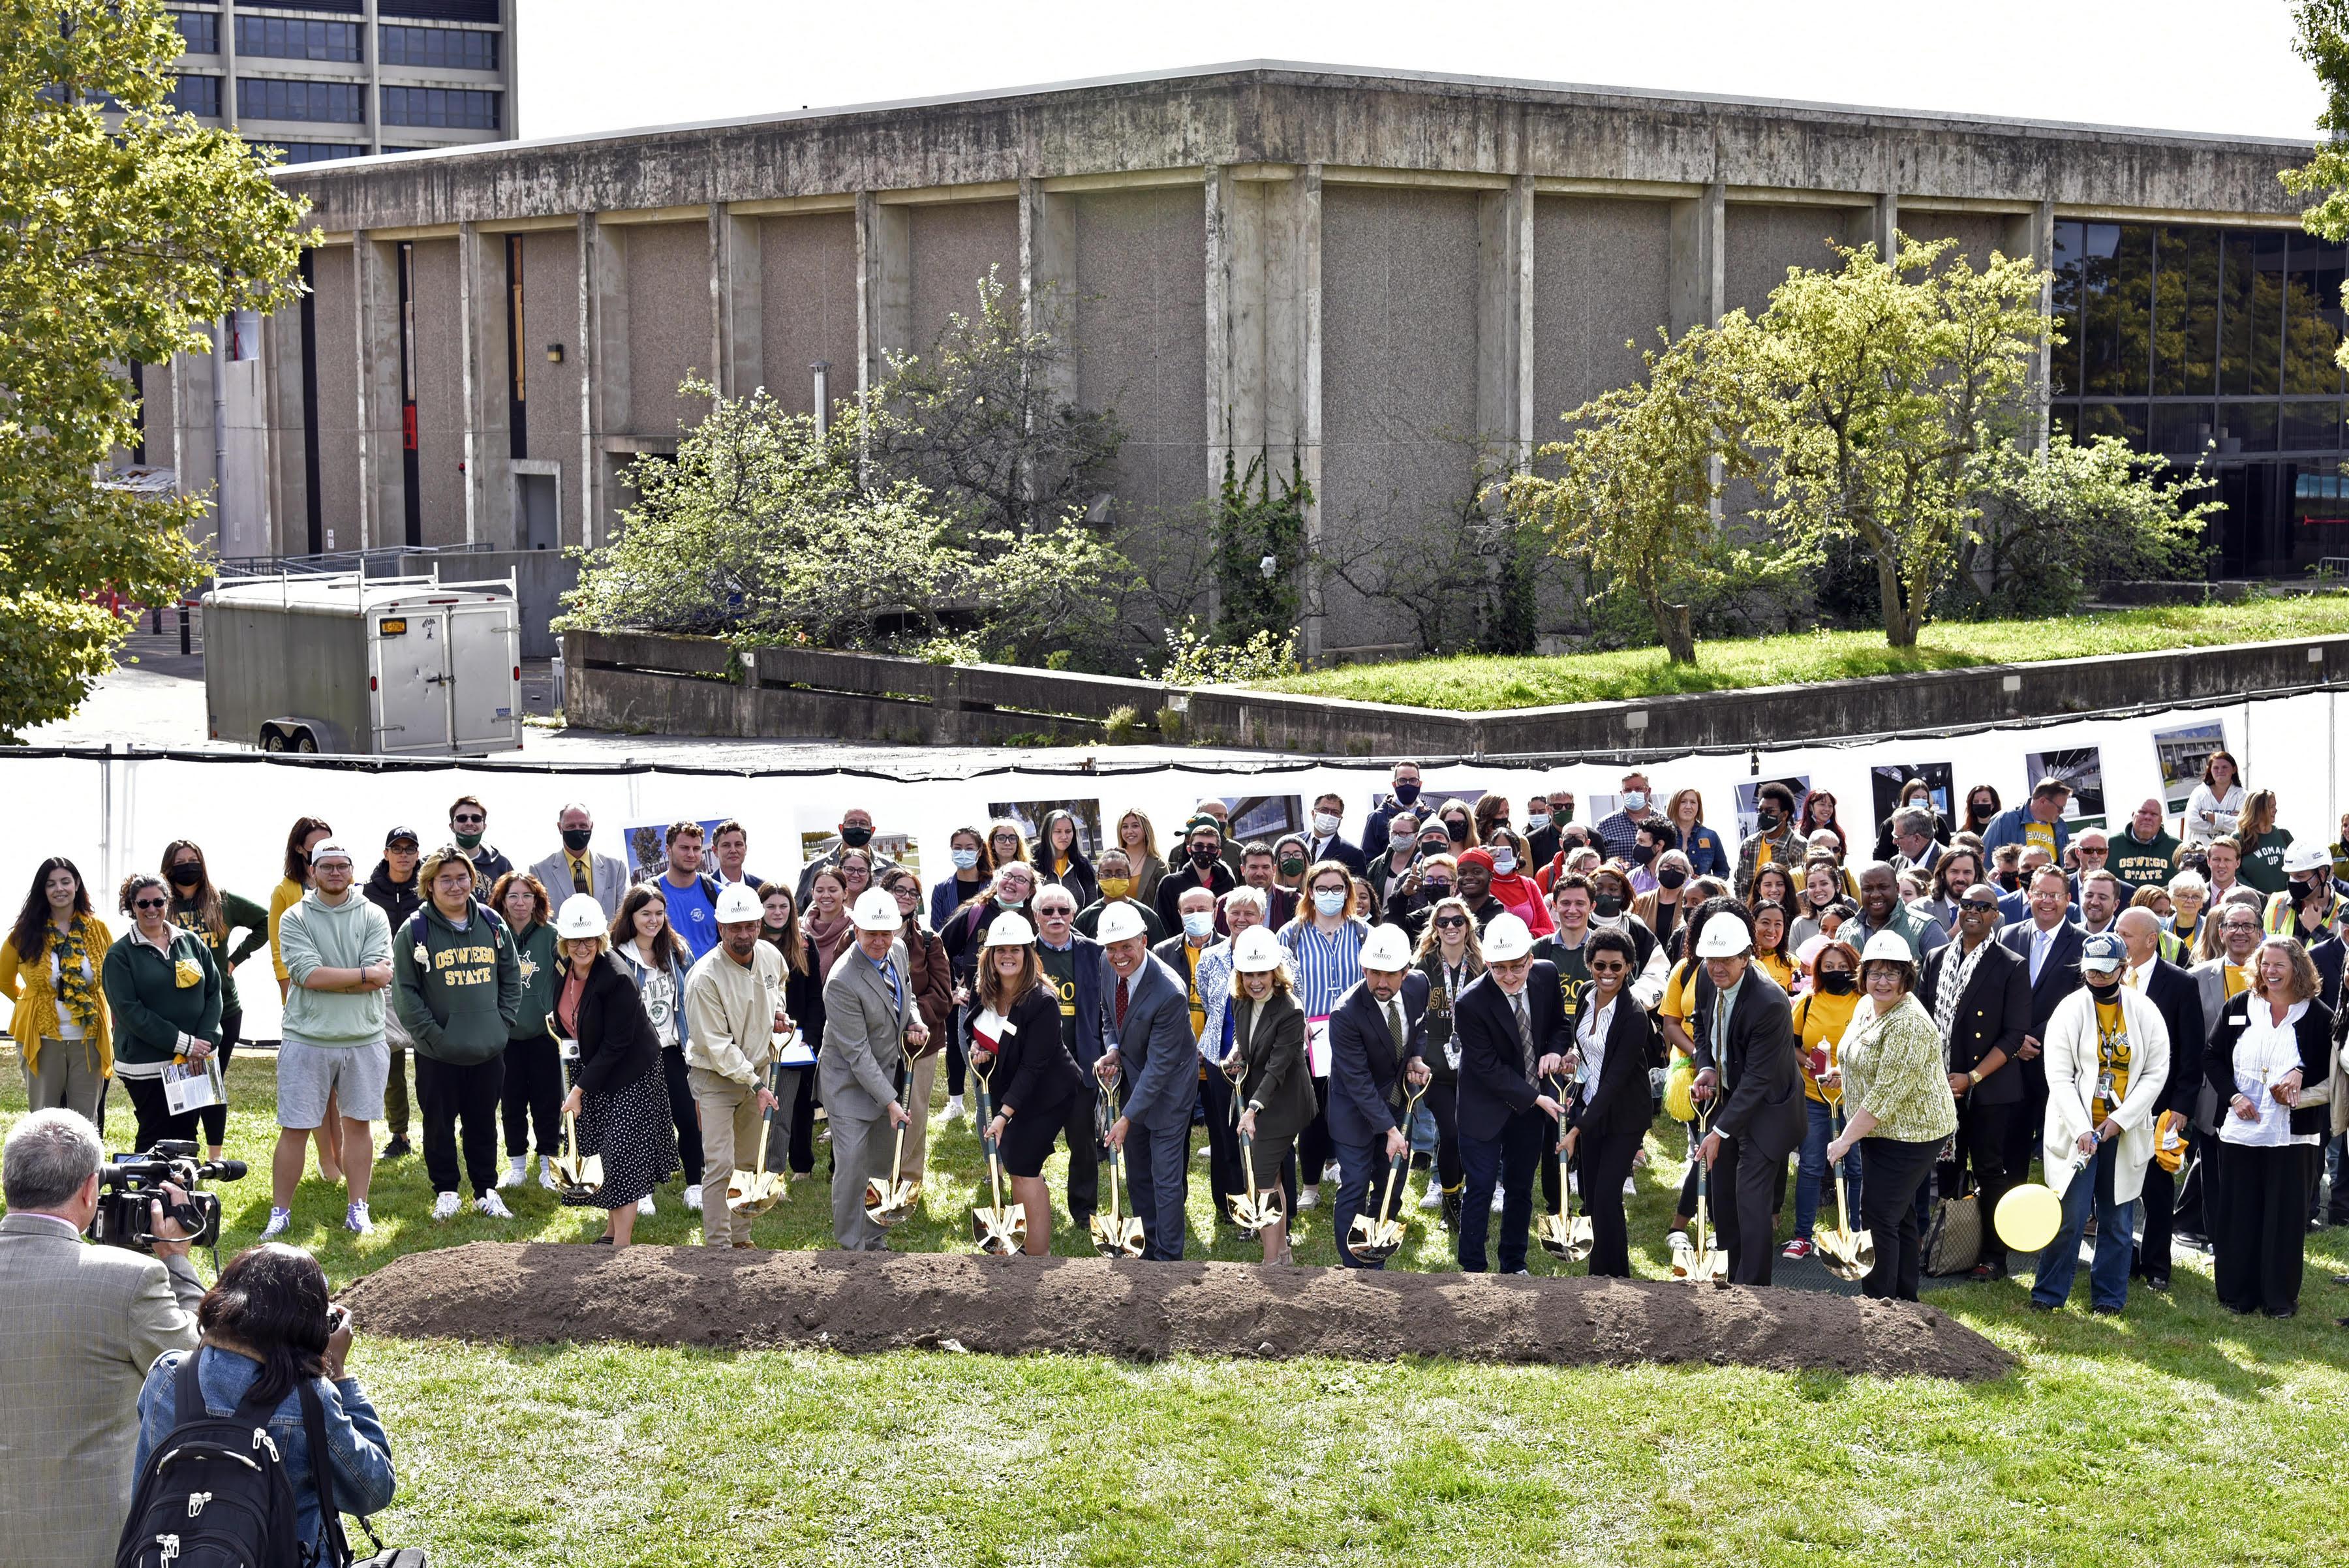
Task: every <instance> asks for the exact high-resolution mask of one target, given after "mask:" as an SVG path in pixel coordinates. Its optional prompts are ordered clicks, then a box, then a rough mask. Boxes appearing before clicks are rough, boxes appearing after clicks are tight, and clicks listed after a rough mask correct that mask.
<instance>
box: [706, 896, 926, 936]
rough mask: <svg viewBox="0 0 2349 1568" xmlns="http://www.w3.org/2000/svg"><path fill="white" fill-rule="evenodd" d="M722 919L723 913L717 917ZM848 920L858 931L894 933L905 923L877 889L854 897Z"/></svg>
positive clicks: (893, 902) (894, 904) (903, 918)
mask: <svg viewBox="0 0 2349 1568" xmlns="http://www.w3.org/2000/svg"><path fill="white" fill-rule="evenodd" d="M718 918H719V919H721V920H722V919H725V918H726V917H725V915H724V914H723V913H721V914H719V917H718ZM848 918H849V919H850V921H851V922H852V923H854V926H855V927H856V929H858V930H860V931H894V930H895V929H897V928H898V927H900V926H902V925H904V924H905V916H903V915H901V914H899V913H898V912H897V900H896V899H895V898H891V897H890V896H889V895H888V894H886V893H884V892H883V891H882V890H881V889H880V888H865V889H864V892H862V893H859V894H858V895H857V896H856V908H855V909H852V910H850V911H849V915H848Z"/></svg>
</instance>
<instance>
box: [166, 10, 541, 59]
mask: <svg viewBox="0 0 2349 1568" xmlns="http://www.w3.org/2000/svg"><path fill="white" fill-rule="evenodd" d="M171 15H172V17H173V19H174V20H175V21H177V22H178V24H179V27H180V37H181V42H182V43H183V44H184V45H185V46H186V47H187V51H188V53H190V54H191V55H216V54H219V53H220V17H219V16H218V15H217V14H216V13H214V12H211V11H175V12H173V13H172V14H171ZM376 31H377V34H378V40H377V42H378V50H379V54H380V58H381V60H382V63H383V64H385V65H387V66H420V67H426V68H428V69H431V70H449V71H493V70H496V69H497V68H498V50H499V40H500V38H501V37H502V35H501V34H497V33H477V32H471V31H465V30H460V29H458V28H453V27H399V26H392V25H391V24H389V23H385V24H383V25H381V26H378V28H377V29H376ZM365 32H366V25H365V24H364V23H359V22H321V21H314V20H310V19H307V18H304V17H295V16H239V17H237V18H236V52H237V53H238V54H240V55H250V56H253V57H255V58H257V59H275V60H320V61H325V62H327V63H329V64H342V65H356V64H358V63H360V62H362V61H364V60H365V59H366V57H367V53H366V47H365V42H364V38H363V36H362V35H363V34H364V33H365Z"/></svg>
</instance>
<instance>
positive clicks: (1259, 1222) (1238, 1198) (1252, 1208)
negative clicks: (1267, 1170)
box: [1232, 1187, 1286, 1241]
mask: <svg viewBox="0 0 2349 1568" xmlns="http://www.w3.org/2000/svg"><path fill="white" fill-rule="evenodd" d="M1285 1217H1286V1210H1285V1208H1284V1205H1283V1202H1282V1199H1281V1194H1280V1189H1278V1188H1277V1187H1276V1188H1273V1189H1269V1190H1268V1191H1264V1192H1235V1193H1233V1194H1232V1223H1233V1224H1235V1225H1237V1226H1238V1227H1239V1230H1240V1234H1241V1235H1243V1236H1245V1237H1247V1238H1248V1239H1249V1240H1251V1241H1253V1240H1254V1239H1255V1238H1256V1237H1257V1234H1258V1233H1259V1232H1260V1231H1263V1230H1265V1228H1266V1227H1268V1226H1272V1225H1278V1224H1279V1223H1280V1222H1281V1220H1283V1219H1284V1218H1285Z"/></svg>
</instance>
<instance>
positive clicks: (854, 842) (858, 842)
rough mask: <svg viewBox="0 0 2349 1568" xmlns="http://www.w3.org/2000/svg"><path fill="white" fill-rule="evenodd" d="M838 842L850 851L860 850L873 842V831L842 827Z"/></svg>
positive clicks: (863, 828)
mask: <svg viewBox="0 0 2349 1568" xmlns="http://www.w3.org/2000/svg"><path fill="white" fill-rule="evenodd" d="M840 841H841V843H843V844H844V845H846V846H848V847H849V848H851V849H862V848H864V846H866V845H868V844H870V843H872V842H873V830H872V829H871V828H869V827H843V828H842V829H841V830H840Z"/></svg>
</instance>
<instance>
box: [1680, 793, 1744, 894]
mask: <svg viewBox="0 0 2349 1568" xmlns="http://www.w3.org/2000/svg"><path fill="white" fill-rule="evenodd" d="M1664 821H1665V822H1666V823H1667V824H1668V825H1670V826H1671V830H1672V831H1673V832H1674V833H1675V834H1677V835H1679V836H1680V847H1681V852H1682V854H1684V855H1686V856H1687V857H1688V863H1689V870H1690V871H1691V873H1692V874H1693V875H1695V876H1699V877H1726V876H1728V875H1729V873H1730V872H1731V870H1732V869H1733V868H1734V867H1735V866H1736V864H1737V863H1736V862H1735V861H1734V860H1733V859H1731V858H1730V856H1729V849H1728V846H1726V845H1724V844H1723V843H1722V841H1721V835H1720V834H1718V833H1715V832H1714V831H1713V829H1712V828H1710V827H1707V826H1705V825H1704V796H1702V795H1701V794H1698V793H1697V792H1696V791H1694V790H1692V789H1682V790H1674V791H1673V792H1672V798H1671V799H1670V800H1668V801H1666V802H1665V803H1664Z"/></svg>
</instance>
